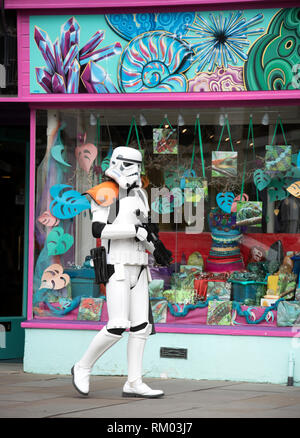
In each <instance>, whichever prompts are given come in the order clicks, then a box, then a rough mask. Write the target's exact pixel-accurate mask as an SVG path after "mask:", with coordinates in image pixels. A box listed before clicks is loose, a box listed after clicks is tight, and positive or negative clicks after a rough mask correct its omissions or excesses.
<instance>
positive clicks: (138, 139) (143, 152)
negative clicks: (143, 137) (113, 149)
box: [126, 117, 146, 176]
mask: <svg viewBox="0 0 300 438" xmlns="http://www.w3.org/2000/svg"><path fill="white" fill-rule="evenodd" d="M133 127H134V129H135V134H136V140H137V144H138V148H139V151H140V152H141V154H142V157H143V162H142V170H141V175H143V176H144V175H146V171H145V165H144V154H145V151H144V149H142V147H141V143H140V137H139V132H138V129H137V126H136V121H135V117H132V121H131V125H130V128H129V133H128V137H127V140H126V146H128V145H129V141H130V137H131V133H132V129H133Z"/></svg>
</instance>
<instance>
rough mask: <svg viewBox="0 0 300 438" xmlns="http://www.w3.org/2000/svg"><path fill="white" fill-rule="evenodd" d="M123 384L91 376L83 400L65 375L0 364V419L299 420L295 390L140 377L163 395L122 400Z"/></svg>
mask: <svg viewBox="0 0 300 438" xmlns="http://www.w3.org/2000/svg"><path fill="white" fill-rule="evenodd" d="M125 380H126V377H124V376H92V377H91V389H90V395H89V397H84V396H81V395H80V394H78V393H77V392H76V391H75V389H74V388H73V386H72V378H71V375H69V376H62V375H41V374H28V373H24V372H23V367H22V363H10V362H5V361H0V418H102V419H105V418H107V419H114V420H115V421H116V419H121V418H122V419H126V418H127V419H130V418H134V419H137V418H141V419H142V418H143V419H146V418H147V419H155V421H157V419H172V418H173V419H186V420H185V421H188V419H192V418H195V419H196V418H274V419H275V418H300V387H295V386H285V385H273V384H265V383H248V382H231V381H210V380H184V379H154V378H145V379H144V381H145V382H146V383H148V384H149V385H150V386H152V387H153V388H157V389H163V390H164V391H165V396H164V397H163V398H161V399H142V398H123V397H122V395H121V393H122V386H123V384H124V382H125ZM158 421H159V420H158ZM112 424H115V423H114V422H112ZM117 432H118V431H117Z"/></svg>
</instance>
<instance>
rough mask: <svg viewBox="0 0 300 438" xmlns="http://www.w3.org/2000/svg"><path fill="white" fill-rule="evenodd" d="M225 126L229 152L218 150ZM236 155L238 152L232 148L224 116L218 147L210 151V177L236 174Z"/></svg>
mask: <svg viewBox="0 0 300 438" xmlns="http://www.w3.org/2000/svg"><path fill="white" fill-rule="evenodd" d="M225 126H226V127H227V131H228V135H229V140H230V146H231V152H225V151H219V148H220V144H221V140H222V137H223V133H224V129H225ZM237 157H238V153H237V151H235V150H234V148H233V144H232V138H231V133H230V126H229V122H228V118H227V117H226V119H225V123H224V125H223V128H222V131H221V135H220V139H219V143H218V147H217V150H216V151H212V171H211V176H212V178H234V177H236V176H237Z"/></svg>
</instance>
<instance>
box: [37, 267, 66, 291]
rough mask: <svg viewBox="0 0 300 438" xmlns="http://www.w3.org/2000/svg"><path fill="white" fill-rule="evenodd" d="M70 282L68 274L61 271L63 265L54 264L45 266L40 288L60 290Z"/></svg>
mask: <svg viewBox="0 0 300 438" xmlns="http://www.w3.org/2000/svg"><path fill="white" fill-rule="evenodd" d="M69 283H70V277H69V275H68V274H64V273H63V267H62V266H61V265H58V264H54V265H51V266H49V267H48V268H46V269H45V270H44V272H43V275H42V278H41V288H48V289H54V290H60V289H63V288H64V287H66V286H67V285H68V284H69Z"/></svg>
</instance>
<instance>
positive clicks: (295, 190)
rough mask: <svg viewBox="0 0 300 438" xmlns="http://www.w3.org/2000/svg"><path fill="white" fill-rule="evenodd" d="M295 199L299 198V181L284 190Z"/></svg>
mask: <svg viewBox="0 0 300 438" xmlns="http://www.w3.org/2000/svg"><path fill="white" fill-rule="evenodd" d="M286 190H287V191H288V192H289V193H290V194H291V195H293V196H295V198H300V181H296V182H295V183H293V184H291V185H290V186H289V187H288V188H287V189H286Z"/></svg>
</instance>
